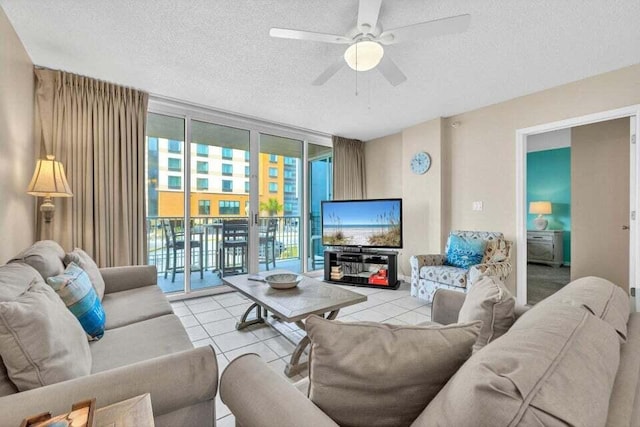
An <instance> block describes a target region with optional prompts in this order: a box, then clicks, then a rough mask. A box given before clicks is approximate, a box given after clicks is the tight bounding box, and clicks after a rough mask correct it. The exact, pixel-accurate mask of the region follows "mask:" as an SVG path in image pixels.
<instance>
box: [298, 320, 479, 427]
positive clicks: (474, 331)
mask: <svg viewBox="0 0 640 427" xmlns="http://www.w3.org/2000/svg"><path fill="white" fill-rule="evenodd" d="M306 330H307V333H308V335H309V338H310V339H311V356H310V362H309V379H310V387H309V398H310V399H311V401H313V403H315V404H316V405H317V406H318V407H319V408H320V409H322V411H323V412H324V413H326V414H327V415H328V416H329V417H331V418H332V419H333V420H334V421H335V422H336V423H338V424H339V425H341V426H408V425H409V424H410V423H411V422H412V421H413V420H414V419H415V418H416V417H417V416H418V415H419V414H420V412H421V411H422V410H423V409H424V407H425V406H426V405H427V404H428V403H429V401H430V400H431V399H432V398H433V397H434V396H435V395H436V394H437V393H438V391H439V390H440V389H441V388H442V386H444V384H445V383H446V382H447V381H448V380H449V378H450V377H451V376H452V375H453V374H454V373H455V372H456V371H457V370H458V368H459V367H460V365H462V364H463V363H464V362H465V360H467V358H468V357H469V356H470V354H471V347H472V346H473V344H474V343H475V341H476V338H477V337H478V332H479V330H480V322H474V323H468V324H456V325H448V326H425V327H420V326H396V325H386V324H380V323H370V322H356V323H342V322H337V321H331V320H325V319H323V318H320V317H318V316H315V315H314V316H310V317H309V318H308V319H307V320H306Z"/></svg>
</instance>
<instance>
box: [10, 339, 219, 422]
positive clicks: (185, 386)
mask: <svg viewBox="0 0 640 427" xmlns="http://www.w3.org/2000/svg"><path fill="white" fill-rule="evenodd" d="M217 379H218V364H217V361H216V355H215V352H214V350H213V348H211V347H208V346H206V347H199V348H194V349H190V350H187V351H183V352H180V353H174V354H170V355H167V356H162V357H158V358H155V359H149V360H145V361H143V362H139V363H134V364H131V365H128V366H122V367H120V368H116V369H111V370H108V371H104V372H99V373H96V374H92V375H87V376H85V377H81V378H76V379H73V380H69V381H63V382H60V383H57V384H52V385H48V386H45V387H40V388H37V389H33V390H29V391H25V392H21V393H16V394H11V395H8V396H3V397H0V414H2V425H12V426H18V425H20V422H21V421H22V419H23V418H25V417H28V416H31V415H34V414H39V413H42V412H47V411H50V412H52V413H53V414H61V413H63V412H68V411H69V410H71V405H72V404H73V403H75V402H78V401H81V400H86V399H90V398H94V397H95V398H96V407H98V408H101V407H104V406H107V405H111V404H113V403H116V402H120V401H122V400H125V399H129V398H132V397H135V396H138V395H141V394H144V393H150V394H151V405H152V407H153V415H154V417H159V416H161V415H164V414H168V413H171V412H173V411H176V410H178V409H181V408H186V407H189V406H191V405H195V404H198V403H201V402H206V401H212V402H211V404H212V405H214V402H213V399H214V398H215V395H216V391H217V386H218V383H217ZM212 408H214V406H212ZM212 412H213V410H212ZM214 421H215V416H214V417H213V420H212V422H211V426H213V425H214Z"/></svg>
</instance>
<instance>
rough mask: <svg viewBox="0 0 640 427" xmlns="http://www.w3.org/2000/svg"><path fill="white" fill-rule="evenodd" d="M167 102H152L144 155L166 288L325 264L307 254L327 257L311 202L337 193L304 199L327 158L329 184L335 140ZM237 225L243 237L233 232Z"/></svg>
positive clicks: (153, 237) (151, 229)
mask: <svg viewBox="0 0 640 427" xmlns="http://www.w3.org/2000/svg"><path fill="white" fill-rule="evenodd" d="M160 104H162V105H161V107H160V108H155V109H154V102H153V101H152V102H151V103H150V113H149V120H148V130H147V159H146V160H147V162H146V173H147V175H146V176H147V189H146V190H147V192H146V196H147V201H146V202H147V230H148V233H147V239H148V245H147V246H148V262H149V263H150V264H155V265H156V266H157V268H158V274H159V278H158V283H159V285H160V287H161V288H162V289H163V290H164V291H165V292H177V293H182V292H186V293H190V292H202V291H205V290H207V289H213V288H216V287H218V286H219V285H221V284H223V282H222V278H223V277H224V276H226V275H231V274H241V273H247V272H256V271H264V270H266V269H267V268H268V269H269V270H272V269H274V268H277V269H280V270H282V269H285V270H290V271H295V272H302V271H305V270H310V269H315V268H318V267H317V265H316V266H313V265H312V264H307V263H305V262H304V260H305V259H313V258H314V257H316V258H317V257H318V256H319V255H318V253H317V252H318V249H315V250H314V249H313V247H310V246H309V245H308V242H309V241H310V233H315V232H316V230H315V229H314V228H313V224H312V223H310V222H308V221H307V218H310V217H311V216H310V215H309V213H308V209H309V208H310V207H311V206H312V205H313V206H315V205H318V206H319V200H320V198H330V197H331V191H330V190H328V189H327V188H325V190H324V191H323V192H319V191H315V192H314V193H313V194H314V196H313V197H312V198H310V199H306V200H305V198H306V197H309V196H308V195H307V190H306V189H307V188H308V189H309V190H311V189H312V188H316V187H317V186H318V182H319V179H320V178H319V177H318V175H319V173H320V172H319V171H320V169H321V166H320V164H323V165H325V166H327V165H328V166H329V169H327V170H326V171H325V172H324V178H323V179H324V184H323V185H324V186H325V187H326V186H327V185H330V181H326V180H327V177H330V157H331V156H330V153H331V147H330V146H329V145H330V139H329V138H328V137H327V136H325V135H318V134H314V133H309V134H305V133H304V132H300V131H299V130H294V131H292V130H290V129H288V128H286V127H282V126H279V125H270V124H268V123H264V122H257V121H255V122H254V121H251V120H247V119H244V118H241V119H238V117H236V116H233V117H231V118H229V117H228V116H227V115H224V117H220V115H221V113H216V112H208V111H203V110H202V109H199V108H195V109H191V108H189V107H185V106H182V105H179V106H171V105H167V103H165V102H164V101H162V102H159V103H158V105H160ZM156 107H157V106H156ZM185 141H186V142H185ZM310 141H313V143H310ZM323 144H326V145H323ZM307 152H308V153H309V155H313V156H314V158H315V160H314V161H317V162H319V163H318V166H314V163H313V162H308V161H306V160H305V159H306V158H307V155H306V154H305V153H307ZM320 155H321V156H320ZM318 156H320V157H322V159H320V158H319V157H318ZM305 174H306V176H305ZM312 174H314V175H313V176H312ZM328 179H329V180H330V178H328ZM321 193H322V195H321ZM187 201H188V203H187ZM305 202H308V203H305ZM234 228H237V229H240V231H237V230H236V231H235V233H240V237H239V238H231V237H229V236H230V234H229V233H234V231H233V229H234ZM225 233H227V235H225ZM231 235H232V234H231ZM314 267H315V268H314Z"/></svg>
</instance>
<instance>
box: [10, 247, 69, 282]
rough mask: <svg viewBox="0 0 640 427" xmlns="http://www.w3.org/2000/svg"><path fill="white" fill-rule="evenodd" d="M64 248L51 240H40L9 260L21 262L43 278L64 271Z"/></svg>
mask: <svg viewBox="0 0 640 427" xmlns="http://www.w3.org/2000/svg"><path fill="white" fill-rule="evenodd" d="M63 258H64V249H62V247H61V246H60V245H59V244H58V243H57V242H54V241H53V240H40V241H39V242H35V243H34V244H33V245H31V246H29V247H28V248H27V249H25V250H24V251H22V252H20V253H19V254H18V255H16V256H15V257H14V258H13V259H12V260H10V261H9V262H10V263H11V262H22V263H25V264H28V265H30V266H31V267H33V268H35V269H36V270H38V273H40V275H41V276H42V278H43V279H45V280H46V279H47V278H49V277H51V276H57V275H58V274H60V273H62V272H63V271H64V264H63V263H62V260H63Z"/></svg>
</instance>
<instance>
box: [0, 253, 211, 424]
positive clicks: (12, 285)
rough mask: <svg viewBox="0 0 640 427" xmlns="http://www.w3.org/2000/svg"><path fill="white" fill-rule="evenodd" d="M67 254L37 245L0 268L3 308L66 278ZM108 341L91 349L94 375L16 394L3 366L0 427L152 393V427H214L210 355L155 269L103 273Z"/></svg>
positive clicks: (0, 369)
mask: <svg viewBox="0 0 640 427" xmlns="http://www.w3.org/2000/svg"><path fill="white" fill-rule="evenodd" d="M64 256H65V252H64V251H63V250H62V248H61V247H60V246H59V245H57V244H56V243H55V242H52V241H43V242H37V243H36V244H34V245H33V246H31V247H30V248H28V249H26V250H25V251H23V252H22V253H21V254H19V255H17V256H16V257H15V258H14V259H13V260H12V261H10V262H9V263H8V264H6V265H3V266H0V302H3V301H10V300H11V299H12V298H16V296H17V295H20V294H21V293H22V292H24V291H25V289H26V288H27V287H28V286H29V285H30V283H31V282H32V281H33V280H44V279H46V278H47V277H50V276H52V275H56V274H60V273H61V272H63V270H64V265H63V258H64ZM100 273H101V275H102V277H103V279H104V282H105V292H104V298H103V300H102V304H103V307H104V311H105V314H106V325H105V329H106V330H105V333H104V336H103V337H102V339H100V340H99V341H93V342H90V344H89V347H90V351H91V361H92V367H91V374H90V375H87V376H82V377H79V378H75V379H72V380H67V381H63V382H58V383H56V384H51V385H46V386H43V387H40V388H36V389H33V390H28V391H23V392H18V390H17V388H16V387H15V385H14V384H13V383H12V382H11V379H10V378H9V376H8V374H7V370H6V368H5V365H4V363H0V426H17V425H20V422H21V420H22V419H23V418H24V417H26V416H30V415H34V414H38V413H41V412H44V411H51V412H53V413H62V412H65V411H68V410H70V408H71V404H72V403H74V402H77V401H80V400H85V399H88V398H96V404H97V406H98V407H103V406H106V405H110V404H112V403H115V402H119V401H122V400H125V399H128V398H131V397H134V396H137V395H140V394H144V393H150V394H151V403H152V406H153V413H154V417H155V424H156V426H214V425H215V395H216V392H217V385H218V382H217V379H218V367H217V362H216V355H215V352H214V350H213V348H211V347H209V346H207V347H201V348H193V345H192V344H191V341H190V340H189V337H188V335H187V333H186V331H185V329H184V327H183V326H182V323H181V322H180V320H179V318H178V317H177V316H176V315H174V314H173V311H172V308H171V305H170V304H169V303H168V302H167V299H166V297H165V296H164V294H163V293H162V291H161V290H160V288H158V286H157V272H156V268H155V267H154V266H130V267H114V268H104V269H100Z"/></svg>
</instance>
